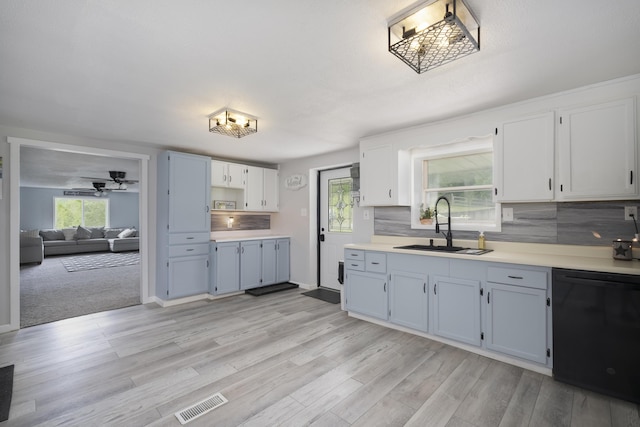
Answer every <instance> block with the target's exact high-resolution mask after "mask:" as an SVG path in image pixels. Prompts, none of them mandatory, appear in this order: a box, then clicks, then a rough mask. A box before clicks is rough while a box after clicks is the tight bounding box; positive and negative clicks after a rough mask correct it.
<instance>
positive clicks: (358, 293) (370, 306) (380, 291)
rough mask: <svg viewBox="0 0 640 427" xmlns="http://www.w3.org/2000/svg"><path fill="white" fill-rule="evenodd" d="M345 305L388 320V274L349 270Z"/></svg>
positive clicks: (362, 312) (347, 272)
mask: <svg viewBox="0 0 640 427" xmlns="http://www.w3.org/2000/svg"><path fill="white" fill-rule="evenodd" d="M345 280H346V283H347V286H345V289H346V296H345V306H346V307H347V309H348V310H349V311H353V312H356V313H360V314H364V315H367V316H371V317H376V318H378V319H382V320H387V311H388V302H387V275H386V274H377V273H366V272H363V271H355V270H347V271H346V277H345Z"/></svg>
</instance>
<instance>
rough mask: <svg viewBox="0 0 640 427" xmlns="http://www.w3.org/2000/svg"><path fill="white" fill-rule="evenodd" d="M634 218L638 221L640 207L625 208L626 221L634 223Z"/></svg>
mask: <svg viewBox="0 0 640 427" xmlns="http://www.w3.org/2000/svg"><path fill="white" fill-rule="evenodd" d="M632 215H633V216H632ZM633 218H635V219H636V221H637V220H638V207H637V206H625V207H624V219H626V220H627V221H633Z"/></svg>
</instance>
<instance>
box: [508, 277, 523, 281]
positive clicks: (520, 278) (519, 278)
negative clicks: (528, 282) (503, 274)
mask: <svg viewBox="0 0 640 427" xmlns="http://www.w3.org/2000/svg"><path fill="white" fill-rule="evenodd" d="M507 277H508V278H509V279H518V280H522V279H523V277H522V276H507Z"/></svg>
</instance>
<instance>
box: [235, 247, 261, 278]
mask: <svg viewBox="0 0 640 427" xmlns="http://www.w3.org/2000/svg"><path fill="white" fill-rule="evenodd" d="M260 286H262V241H261V240H247V241H243V242H240V289H241V290H245V289H252V288H257V287H260Z"/></svg>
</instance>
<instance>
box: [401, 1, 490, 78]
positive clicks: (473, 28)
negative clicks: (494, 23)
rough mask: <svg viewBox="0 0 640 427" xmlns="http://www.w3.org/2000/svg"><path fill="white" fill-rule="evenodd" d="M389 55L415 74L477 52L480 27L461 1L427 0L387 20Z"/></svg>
mask: <svg viewBox="0 0 640 427" xmlns="http://www.w3.org/2000/svg"><path fill="white" fill-rule="evenodd" d="M388 31H389V52H391V53H393V54H394V55H395V56H397V57H398V58H400V59H401V60H402V61H403V62H404V63H405V64H407V65H408V66H409V67H411V68H412V69H413V70H414V71H415V72H416V73H418V74H420V73H424V72H425V71H427V70H430V69H432V68H436V67H439V66H440V65H443V64H446V63H448V62H451V61H453V60H455V59H458V58H462V57H463V56H467V55H469V54H471V53H474V52H477V51H479V50H480V25H479V24H478V20H477V19H476V18H475V16H474V15H473V12H471V10H470V9H469V8H468V7H467V5H466V4H464V1H462V0H429V1H426V2H421V3H419V4H418V5H416V6H413V7H410V8H409V9H405V10H404V11H402V12H400V13H399V14H398V15H396V16H395V17H393V18H392V19H391V20H389V24H388Z"/></svg>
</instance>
